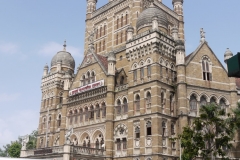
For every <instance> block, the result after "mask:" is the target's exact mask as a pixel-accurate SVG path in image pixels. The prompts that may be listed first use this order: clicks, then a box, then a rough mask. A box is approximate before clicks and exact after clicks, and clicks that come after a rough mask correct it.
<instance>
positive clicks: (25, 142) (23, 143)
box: [20, 134, 29, 150]
mask: <svg viewBox="0 0 240 160" xmlns="http://www.w3.org/2000/svg"><path fill="white" fill-rule="evenodd" d="M20 139H22V150H26V145H27V143H28V142H29V135H28V134H27V135H26V136H22V137H20Z"/></svg>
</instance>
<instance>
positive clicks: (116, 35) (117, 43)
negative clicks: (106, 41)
mask: <svg viewBox="0 0 240 160" xmlns="http://www.w3.org/2000/svg"><path fill="white" fill-rule="evenodd" d="M116 45H118V34H117V35H116Z"/></svg>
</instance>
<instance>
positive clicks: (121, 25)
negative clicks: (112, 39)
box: [121, 15, 123, 27]
mask: <svg viewBox="0 0 240 160" xmlns="http://www.w3.org/2000/svg"><path fill="white" fill-rule="evenodd" d="M122 26H123V15H122V18H121V27H122Z"/></svg>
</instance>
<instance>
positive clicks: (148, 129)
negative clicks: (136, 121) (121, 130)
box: [146, 121, 152, 136]
mask: <svg viewBox="0 0 240 160" xmlns="http://www.w3.org/2000/svg"><path fill="white" fill-rule="evenodd" d="M146 128H147V136H151V135H152V123H151V122H150V121H148V122H147V124H146Z"/></svg>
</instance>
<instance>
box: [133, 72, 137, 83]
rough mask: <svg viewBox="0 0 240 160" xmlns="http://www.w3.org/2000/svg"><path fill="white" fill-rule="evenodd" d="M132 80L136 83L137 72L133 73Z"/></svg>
mask: <svg viewBox="0 0 240 160" xmlns="http://www.w3.org/2000/svg"><path fill="white" fill-rule="evenodd" d="M133 80H134V81H137V70H134V71H133Z"/></svg>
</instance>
